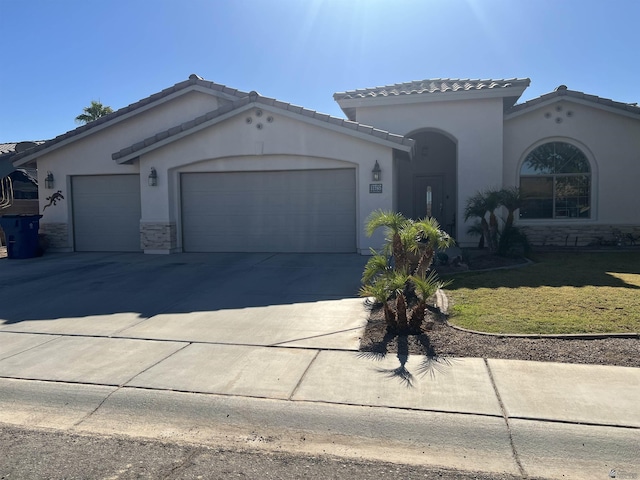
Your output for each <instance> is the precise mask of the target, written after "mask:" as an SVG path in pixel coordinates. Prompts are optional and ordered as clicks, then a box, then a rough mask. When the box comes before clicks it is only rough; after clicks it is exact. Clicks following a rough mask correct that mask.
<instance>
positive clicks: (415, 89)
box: [333, 78, 530, 101]
mask: <svg viewBox="0 0 640 480" xmlns="http://www.w3.org/2000/svg"><path fill="white" fill-rule="evenodd" d="M529 83H530V80H529V79H528V78H511V79H506V80H470V79H466V80H463V79H452V78H434V79H427V80H416V81H412V82H405V83H396V84H395V85H386V86H383V87H373V88H361V89H357V90H348V91H346V92H337V93H334V95H333V98H334V99H335V100H336V101H340V100H347V99H356V98H375V97H392V96H399V95H416V94H417V95H422V94H438V93H446V92H458V91H467V92H468V91H477V90H493V89H503V88H509V87H528V86H529Z"/></svg>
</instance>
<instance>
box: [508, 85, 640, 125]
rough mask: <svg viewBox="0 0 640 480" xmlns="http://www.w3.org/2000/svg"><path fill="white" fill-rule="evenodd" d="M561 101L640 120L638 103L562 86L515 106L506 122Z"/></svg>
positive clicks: (510, 110) (509, 111)
mask: <svg viewBox="0 0 640 480" xmlns="http://www.w3.org/2000/svg"><path fill="white" fill-rule="evenodd" d="M561 100H567V101H570V102H575V103H579V104H582V105H587V106H590V107H593V108H598V109H601V110H605V111H608V112H611V113H615V114H619V115H624V116H627V117H631V118H635V119H637V120H640V107H638V104H637V103H624V102H616V101H615V100H611V99H609V98H602V97H598V96H596V95H589V94H587V93H584V92H579V91H577V90H569V89H567V87H566V86H564V85H560V86H559V87H558V88H556V89H555V90H554V91H553V92H551V93H547V94H544V95H541V96H540V97H537V98H534V99H531V100H529V101H527V102H524V103H521V104H518V105H515V106H513V107H512V108H510V109H509V110H508V111H507V112H506V114H505V120H509V119H511V118H515V117H518V116H520V115H523V114H525V113H529V112H533V111H535V110H537V109H540V108H544V107H546V106H548V105H551V104H553V103H555V102H558V101H561Z"/></svg>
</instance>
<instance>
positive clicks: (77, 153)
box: [37, 91, 218, 238]
mask: <svg viewBox="0 0 640 480" xmlns="http://www.w3.org/2000/svg"><path fill="white" fill-rule="evenodd" d="M217 106H218V99H217V98H216V97H215V96H213V95H210V94H207V93H202V92H198V91H188V92H186V93H184V94H183V95H180V96H177V97H176V98H173V99H172V100H170V101H168V102H166V103H162V104H160V105H157V106H155V107H153V108H150V109H148V110H146V111H142V112H140V113H138V114H137V115H135V116H132V117H130V118H127V119H125V120H121V121H119V122H118V123H116V124H115V125H112V126H108V127H106V128H104V129H101V130H99V131H97V132H95V133H94V134H91V135H88V136H86V137H84V138H81V139H79V140H76V141H74V142H72V143H69V144H68V145H66V146H63V147H61V148H58V149H56V150H54V151H52V152H51V153H49V154H45V155H42V156H40V157H38V158H37V165H38V183H39V191H38V195H39V200H40V211H41V212H42V208H43V207H44V205H46V204H47V203H48V202H47V200H46V198H47V197H49V196H50V195H51V194H52V193H53V192H55V191H57V190H61V191H62V194H63V195H64V197H65V200H64V201H62V202H60V203H58V204H57V205H56V206H51V207H49V208H47V209H46V210H45V211H44V212H43V218H42V219H41V220H40V223H41V224H44V227H45V228H46V224H47V223H66V224H68V225H70V226H71V221H72V215H71V212H72V210H71V198H70V195H69V194H70V192H71V188H70V187H71V176H73V175H105V174H130V173H138V172H139V168H138V164H137V163H134V164H131V165H119V164H117V163H116V162H115V161H113V160H112V158H111V154H112V153H114V152H116V151H118V150H120V149H122V148H125V147H128V146H130V145H131V144H133V143H135V142H139V141H141V140H144V139H145V138H147V137H149V136H152V135H155V134H156V133H158V132H160V131H162V130H165V129H168V128H171V127H173V126H175V125H177V124H180V123H182V122H186V121H188V120H191V119H193V118H194V117H196V116H199V115H202V114H204V113H206V112H209V111H211V110H214V109H216V108H217ZM48 171H50V172H52V173H53V175H54V177H55V188H54V189H53V190H47V189H45V188H44V185H45V182H44V178H45V176H46V175H47V172H48ZM141 182H143V183H144V184H146V182H147V178H146V176H144V177H141ZM71 232H72V228H69V235H70V238H71Z"/></svg>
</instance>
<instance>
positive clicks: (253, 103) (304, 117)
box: [112, 92, 414, 163]
mask: <svg viewBox="0 0 640 480" xmlns="http://www.w3.org/2000/svg"><path fill="white" fill-rule="evenodd" d="M256 107H259V108H261V109H262V110H264V111H265V112H272V113H278V114H281V115H285V116H288V117H290V118H293V119H296V120H298V121H303V122H307V123H311V124H315V125H317V126H319V127H322V128H328V129H331V130H334V131H337V132H340V133H342V134H346V135H350V136H354V137H358V138H360V139H363V140H366V141H370V142H373V143H378V144H382V145H385V146H388V147H391V148H395V149H398V150H402V151H405V152H410V151H411V150H412V148H413V145H414V140H412V139H409V138H405V137H404V136H402V135H396V134H393V133H390V132H387V131H385V130H380V129H377V128H374V127H371V126H368V125H362V124H359V123H357V122H352V121H350V120H345V119H342V118H338V117H332V116H331V115H327V114H324V113H320V112H317V111H315V110H309V109H306V108H303V107H300V106H298V105H293V104H290V103H286V102H281V101H279V100H276V99H274V98H269V97H263V96H261V95H259V94H258V93H256V92H251V93H249V94H247V95H246V96H244V97H242V98H239V99H237V100H236V101H234V102H232V103H228V104H226V105H223V106H221V107H220V108H218V109H216V110H213V111H211V112H208V113H207V114H205V115H201V116H199V117H197V118H194V119H193V120H190V121H188V122H184V123H181V124H179V125H176V126H175V127H172V128H170V129H168V130H164V131H162V132H159V133H157V134H156V135H154V136H152V137H148V138H146V139H144V140H141V141H140V142H137V143H135V144H133V145H130V146H128V147H126V148H123V149H122V150H120V151H118V152H115V153H113V154H112V158H113V159H114V160H116V161H117V162H118V163H126V162H130V161H131V160H133V159H135V158H136V157H138V156H140V155H142V154H145V153H148V152H150V151H153V150H155V149H157V148H160V147H162V146H164V145H167V144H169V143H172V142H174V141H176V140H179V139H181V138H184V137H185V136H188V135H191V134H194V133H196V132H199V131H201V130H203V129H205V128H209V127H211V126H213V125H216V124H218V123H221V122H223V121H225V120H227V119H229V118H231V117H235V116H237V115H239V114H241V113H242V112H245V111H248V110H251V109H252V108H256Z"/></svg>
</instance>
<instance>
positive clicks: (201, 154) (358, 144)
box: [139, 105, 393, 253]
mask: <svg viewBox="0 0 640 480" xmlns="http://www.w3.org/2000/svg"><path fill="white" fill-rule="evenodd" d="M257 109H260V110H262V111H263V114H262V116H261V117H257V116H256V111H257ZM268 116H270V117H272V121H271V122H267V121H266V118H267V117H268ZM247 118H251V123H247ZM258 123H261V124H262V128H261V129H258V128H257V124H258ZM392 158H393V149H392V148H391V147H387V146H384V145H379V144H375V143H372V142H370V141H367V140H365V139H360V138H354V137H353V136H351V135H347V134H344V133H340V132H337V131H334V130H330V129H327V128H325V127H324V125H323V124H322V123H319V124H318V125H313V124H309V123H306V122H304V121H301V120H300V119H298V118H291V117H290V116H288V115H287V114H282V113H281V112H279V111H277V109H274V110H272V111H270V110H269V109H267V108H265V107H264V106H262V105H259V106H257V107H250V108H249V109H247V110H245V111H242V112H241V113H239V114H237V115H236V116H234V117H232V118H229V119H227V120H224V121H223V122H221V123H218V124H216V125H213V126H211V127H208V128H206V129H204V130H201V131H199V132H196V133H194V134H192V135H188V136H186V137H184V138H182V139H180V140H177V141H175V142H173V143H169V144H168V145H165V146H163V147H160V148H158V149H156V150H153V151H151V152H149V153H147V154H144V155H142V156H140V160H139V162H140V172H141V178H143V179H145V178H146V177H147V175H148V172H149V171H150V169H151V167H153V168H155V169H156V171H157V172H158V176H159V181H158V186H157V187H148V186H147V185H145V184H144V182H143V185H142V221H143V222H175V223H176V224H177V230H178V232H179V231H181V225H180V204H179V198H180V194H179V188H180V178H179V177H180V173H183V172H229V171H234V172H242V171H261V170H290V169H294V170H305V169H328V168H355V170H356V182H357V184H356V196H357V198H356V212H357V219H356V224H357V225H358V231H357V233H356V242H357V248H358V251H359V252H360V253H368V252H369V247H370V246H371V247H374V248H378V247H379V246H380V245H381V243H382V235H381V234H380V235H376V236H374V237H373V238H368V237H366V236H365V235H364V224H365V220H366V218H367V216H368V215H369V214H370V213H371V212H372V211H373V210H375V209H378V208H382V209H389V210H390V209H392V208H393V200H392V188H391V186H392V184H393V168H392ZM376 160H377V161H378V163H379V164H380V168H381V169H382V172H383V179H382V182H380V183H382V184H383V193H382V194H370V193H369V184H370V183H372V181H371V169H372V168H373V166H374V164H375V162H376ZM179 243H180V236H178V249H180V247H181V246H180V244H179Z"/></svg>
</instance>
